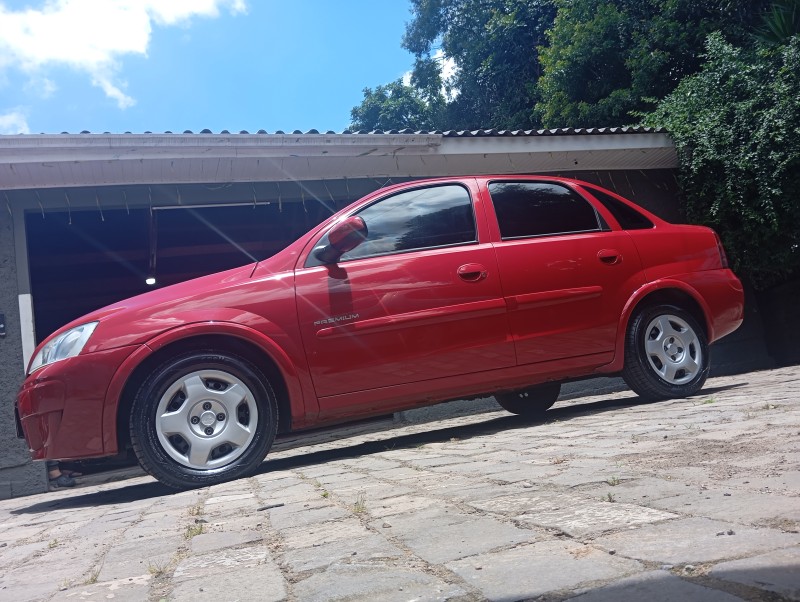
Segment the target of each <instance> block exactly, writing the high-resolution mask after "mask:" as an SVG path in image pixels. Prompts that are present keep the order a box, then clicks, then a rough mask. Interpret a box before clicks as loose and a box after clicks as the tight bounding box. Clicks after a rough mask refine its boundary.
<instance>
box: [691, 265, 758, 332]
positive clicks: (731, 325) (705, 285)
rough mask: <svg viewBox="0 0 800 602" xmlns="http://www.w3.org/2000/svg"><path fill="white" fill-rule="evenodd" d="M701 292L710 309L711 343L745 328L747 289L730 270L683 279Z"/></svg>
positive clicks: (696, 274) (710, 272) (701, 273)
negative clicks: (740, 327)
mask: <svg viewBox="0 0 800 602" xmlns="http://www.w3.org/2000/svg"><path fill="white" fill-rule="evenodd" d="M684 282H686V283H687V284H688V285H689V286H691V287H692V288H694V289H695V290H696V291H698V292H699V293H700V295H701V296H702V298H703V301H704V302H705V303H706V305H707V307H708V312H707V314H706V315H707V319H708V342H709V343H713V342H714V341H718V340H719V339H721V338H722V337H724V336H725V335H728V334H730V333H732V332H733V331H734V330H736V329H737V328H739V326H741V325H742V321H743V320H744V288H743V287H742V283H741V281H740V280H739V279H738V278H737V277H736V275H735V274H734V273H733V272H732V271H731V270H727V269H722V270H711V271H708V272H697V273H694V274H691V275H687V277H685V278H684Z"/></svg>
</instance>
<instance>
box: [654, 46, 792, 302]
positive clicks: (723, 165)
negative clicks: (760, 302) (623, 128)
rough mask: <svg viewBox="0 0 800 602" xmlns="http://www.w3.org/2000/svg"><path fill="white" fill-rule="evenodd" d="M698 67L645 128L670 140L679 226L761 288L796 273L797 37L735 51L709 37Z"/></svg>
mask: <svg viewBox="0 0 800 602" xmlns="http://www.w3.org/2000/svg"><path fill="white" fill-rule="evenodd" d="M704 58H705V59H706V62H705V64H704V65H703V68H702V69H701V70H700V72H699V73H697V74H696V75H693V76H690V77H687V78H685V79H684V80H683V81H682V82H681V83H680V84H679V85H678V87H677V88H676V89H675V91H674V92H672V93H671V94H670V95H669V96H667V97H666V98H665V99H664V100H663V101H662V102H661V103H659V105H658V107H657V109H656V110H655V111H654V112H653V113H652V114H651V115H649V116H648V117H647V118H646V123H647V124H648V125H652V126H664V127H666V128H667V129H668V130H669V132H670V133H671V134H672V136H673V138H674V139H675V144H676V146H677V149H678V154H679V159H680V165H681V167H680V178H681V183H682V188H683V190H684V194H685V197H686V200H685V203H686V204H685V209H686V212H687V217H688V218H689V219H690V220H691V221H694V222H699V223H705V224H708V225H710V226H712V227H713V228H715V229H716V230H717V231H718V232H719V233H720V234H721V236H722V237H723V240H724V242H725V244H726V248H727V249H728V251H729V253H730V256H731V260H732V262H733V264H734V268H736V269H738V270H740V271H741V272H742V273H744V274H746V275H748V276H749V277H750V278H751V280H752V281H753V283H754V284H755V285H756V286H759V287H766V286H769V285H770V284H774V283H777V282H779V281H781V280H782V279H784V278H785V277H787V276H789V275H791V274H793V273H794V274H797V272H798V267H800V227H798V224H800V197H799V196H798V193H799V192H800V36H794V37H793V38H790V40H789V42H788V43H787V44H786V45H782V46H778V47H776V48H752V49H743V48H737V47H735V46H733V45H731V44H729V43H727V42H726V41H725V40H724V39H723V37H722V35H721V34H719V33H715V34H712V35H711V36H710V37H709V38H708V42H707V45H706V54H705V55H704Z"/></svg>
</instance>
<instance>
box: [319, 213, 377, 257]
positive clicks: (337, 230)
mask: <svg viewBox="0 0 800 602" xmlns="http://www.w3.org/2000/svg"><path fill="white" fill-rule="evenodd" d="M367 233H368V232H367V224H366V222H364V220H363V218H361V217H359V216H357V215H351V216H350V217H348V218H347V219H345V220H343V221H341V222H339V223H338V224H336V225H335V226H334V227H333V228H331V230H330V232H328V244H326V245H325V246H324V247H319V248H317V249H316V250H315V251H314V256H315V257H316V258H317V259H319V260H320V261H321V262H322V263H336V262H337V261H339V258H340V257H341V256H342V255H344V254H345V253H347V252H348V251H352V250H353V249H355V248H356V247H357V246H358V245H360V244H361V243H362V242H364V240H366V238H367Z"/></svg>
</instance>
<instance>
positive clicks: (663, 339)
mask: <svg viewBox="0 0 800 602" xmlns="http://www.w3.org/2000/svg"><path fill="white" fill-rule="evenodd" d="M708 368H709V352H708V343H707V341H706V334H705V331H704V330H703V328H702V327H701V326H700V325H699V324H698V323H697V320H695V318H694V317H693V316H692V315H691V314H690V313H689V312H687V311H685V310H684V309H682V308H680V307H677V306H674V305H656V306H650V307H645V308H643V309H641V310H639V311H638V312H637V313H636V315H635V316H634V317H633V319H632V320H631V322H630V325H629V327H628V332H627V334H626V338H625V367H624V369H623V373H622V376H623V378H624V379H625V382H626V383H628V386H629V387H630V388H631V389H633V390H634V391H635V392H636V393H637V394H638V395H639V396H640V397H642V398H644V399H648V400H657V399H671V398H678V397H688V396H690V395H693V394H695V393H696V392H697V391H699V390H700V389H701V388H702V386H703V384H705V382H706V379H707V378H708Z"/></svg>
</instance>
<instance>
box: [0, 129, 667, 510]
mask: <svg viewBox="0 0 800 602" xmlns="http://www.w3.org/2000/svg"><path fill="white" fill-rule="evenodd" d="M676 165H677V159H676V154H675V149H674V147H673V145H672V142H671V140H670V139H669V138H668V136H667V135H666V134H664V133H663V132H660V131H653V130H650V129H646V128H604V129H589V130H545V131H515V132H501V131H493V130H479V131H474V132H409V131H402V132H371V133H349V132H346V133H334V132H328V133H324V134H323V133H318V132H316V131H311V132H306V133H301V132H294V133H292V134H285V133H282V132H277V133H273V134H268V133H266V132H259V133H255V134H250V133H247V132H241V133H238V134H230V133H228V132H222V133H220V134H213V133H211V132H207V131H204V132H201V133H199V134H194V133H191V132H185V133H183V134H172V133H164V134H151V133H145V134H90V133H82V134H66V133H65V134H56V135H50V134H40V135H16V136H0V194H2V196H1V197H0V202H3V204H4V205H5V210H3V211H2V212H0V213H1V214H2V216H3V217H2V218H0V281H1V282H2V283H3V286H2V293H0V314H2V317H3V320H2V322H3V324H4V327H3V329H0V330H2V333H1V334H0V390H2V391H3V393H2V396H3V399H2V405H1V406H0V440H1V441H2V442H3V443H4V444H5V448H6V449H7V450H9V452H8V453H7V454H5V457H4V458H3V459H2V460H0V498H3V497H11V496H17V495H24V494H26V493H32V492H37V491H42V490H44V489H45V488H46V479H45V477H44V471H43V468H42V467H41V466H40V465H32V464H31V463H30V462H29V461H28V460H27V451H26V450H25V449H24V447H25V446H24V444H23V443H22V442H21V441H20V440H18V439H17V438H16V435H15V428H14V418H13V399H14V396H15V393H16V389H17V388H18V387H19V384H20V382H21V380H22V378H23V366H24V365H25V364H26V363H27V361H28V359H29V358H30V356H31V355H32V353H33V349H34V347H35V345H36V343H37V342H38V341H40V340H42V339H43V338H44V337H45V336H47V335H48V334H49V333H50V332H52V331H53V330H55V329H56V328H58V327H59V326H61V325H62V324H64V323H65V322H67V321H69V320H71V319H73V318H76V317H78V316H80V315H82V314H84V313H86V312H87V311H90V310H92V309H95V308H97V307H101V306H103V305H106V304H108V303H112V302H114V301H117V300H119V299H123V298H125V297H129V296H131V295H135V294H138V293H141V292H144V291H146V290H148V289H150V288H152V287H161V286H166V285H169V284H172V283H175V282H180V281H183V280H187V279H189V278H193V277H196V276H200V275H203V274H207V273H211V272H215V271H219V270H223V269H226V268H230V267H234V266H237V265H243V264H245V263H249V262H252V261H256V260H259V259H263V258H265V257H267V256H269V255H271V254H273V253H275V252H276V251H278V250H280V249H281V248H283V247H284V246H285V245H286V244H288V243H289V242H291V241H292V240H294V239H295V238H297V237H298V236H299V235H301V234H302V233H304V232H306V231H307V230H308V229H310V228H312V227H313V226H315V225H316V224H318V223H319V222H320V221H322V220H323V219H325V218H326V217H327V216H329V215H330V214H331V213H333V212H335V211H336V210H338V209H340V208H342V207H344V206H346V205H347V204H349V203H350V202H352V201H354V200H356V199H358V198H360V197H361V196H363V195H364V194H366V193H368V192H371V191H373V190H376V189H377V188H380V187H382V186H385V185H387V184H391V183H397V182H401V181H406V180H409V179H416V178H423V177H435V176H447V175H462V174H470V173H483V174H486V173H497V174H510V173H548V174H560V175H569V176H574V177H578V178H581V179H585V180H589V181H592V182H596V183H599V184H601V185H604V186H606V187H609V188H612V189H614V190H616V191H618V192H619V193H620V194H622V195H624V196H627V197H629V198H631V199H633V200H636V201H637V202H639V203H640V204H642V205H643V206H645V207H647V208H649V209H650V210H652V211H654V212H655V213H657V214H659V215H661V216H663V217H665V218H666V219H675V218H677V217H679V210H678V201H677V186H676V181H675V171H674V170H675V167H676Z"/></svg>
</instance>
